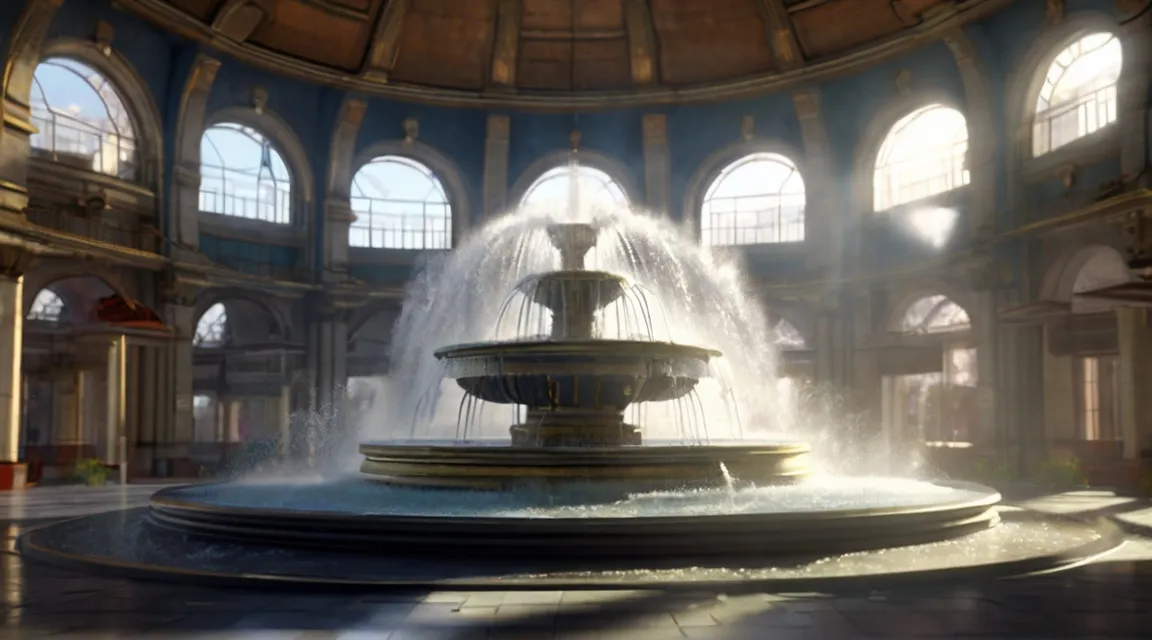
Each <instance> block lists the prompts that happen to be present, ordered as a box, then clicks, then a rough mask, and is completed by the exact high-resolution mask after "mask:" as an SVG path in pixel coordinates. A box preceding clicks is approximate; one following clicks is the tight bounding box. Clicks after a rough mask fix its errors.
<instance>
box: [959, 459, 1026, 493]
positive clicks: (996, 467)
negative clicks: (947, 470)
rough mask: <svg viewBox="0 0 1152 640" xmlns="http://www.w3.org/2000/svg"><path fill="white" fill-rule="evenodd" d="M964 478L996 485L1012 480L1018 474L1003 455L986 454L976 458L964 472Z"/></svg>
mask: <svg viewBox="0 0 1152 640" xmlns="http://www.w3.org/2000/svg"><path fill="white" fill-rule="evenodd" d="M964 479H965V480H972V481H975V482H980V483H983V484H987V485H992V486H994V487H995V486H999V485H1003V484H1005V483H1008V482H1012V481H1013V480H1015V479H1016V474H1015V473H1014V471H1013V469H1012V466H1011V465H1009V464H1008V461H1007V460H1005V459H1004V458H1003V457H1001V456H984V457H981V458H977V459H976V461H975V462H974V463H973V464H972V465H971V468H970V469H968V470H967V472H966V473H965V474H964Z"/></svg>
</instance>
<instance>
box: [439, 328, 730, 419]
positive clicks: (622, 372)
mask: <svg viewBox="0 0 1152 640" xmlns="http://www.w3.org/2000/svg"><path fill="white" fill-rule="evenodd" d="M719 355H720V353H719V352H717V351H713V350H711V349H704V348H701V347H693V346H689V345H682V344H673V343H668V342H646V341H641V340H533V341H516V342H487V343H477V344H464V345H455V346H451V347H445V348H443V349H440V350H438V351H436V357H437V358H439V359H440V360H441V361H442V362H443V363H444V365H445V375H447V376H448V377H450V378H455V379H456V382H457V384H459V385H460V387H461V388H462V389H464V390H465V391H467V392H468V393H470V394H472V395H474V396H476V397H477V398H479V399H481V400H486V401H488V402H496V403H501V404H522V405H527V406H528V407H548V408H551V409H588V410H596V411H602V410H608V411H623V410H624V408H625V407H627V406H628V405H630V404H632V403H634V402H658V401H663V400H675V399H676V398H680V397H682V396H684V395H685V394H687V393H689V392H690V391H692V389H693V388H695V386H696V383H697V382H698V381H699V380H700V379H701V378H704V377H707V375H708V361H709V360H710V359H711V358H713V357H717V356H719Z"/></svg>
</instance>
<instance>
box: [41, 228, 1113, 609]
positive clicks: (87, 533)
mask: <svg viewBox="0 0 1152 640" xmlns="http://www.w3.org/2000/svg"><path fill="white" fill-rule="evenodd" d="M512 229H513V232H518V231H517V228H516V227H515V226H513V227H512ZM544 231H545V233H546V234H547V238H548V241H549V243H550V247H551V250H552V251H554V252H556V253H558V254H559V263H560V264H559V267H560V268H559V269H558V270H553V269H543V270H537V271H536V272H531V273H529V274H528V275H526V276H523V277H521V278H520V279H519V280H518V281H515V282H513V281H508V282H503V283H501V284H502V285H503V286H504V287H506V288H507V289H508V290H510V291H511V292H512V294H510V297H509V298H508V299H507V300H506V301H505V303H504V305H503V306H502V308H501V313H500V316H501V318H511V319H514V320H515V324H516V327H517V329H516V332H515V335H514V336H513V337H512V338H510V339H496V340H491V339H490V340H486V341H479V342H477V341H472V342H465V343H463V344H457V345H453V346H442V347H439V348H438V349H436V350H435V351H434V353H432V354H421V355H427V360H423V361H421V363H422V364H423V362H427V361H428V360H430V359H431V358H435V359H436V361H437V362H438V365H439V369H437V370H436V371H435V375H434V376H431V378H432V379H434V380H432V382H430V383H429V384H432V385H433V387H434V388H436V389H439V388H440V387H439V385H440V381H441V379H445V378H447V379H451V380H453V381H454V382H455V384H456V385H457V386H458V387H459V388H460V389H462V390H463V391H464V393H465V399H464V403H463V404H462V405H461V410H460V418H459V422H460V424H458V427H457V428H458V432H463V433H467V428H468V423H469V422H470V421H471V420H472V411H471V409H470V407H471V406H472V405H471V403H473V402H484V403H489V404H494V405H512V406H514V407H523V408H524V410H523V412H522V413H521V412H520V410H519V409H518V410H517V412H516V416H517V417H516V418H515V419H514V420H513V424H511V426H510V427H509V433H510V438H508V439H506V440H504V439H502V440H468V439H466V438H459V439H456V440H452V441H444V440H417V439H407V440H387V441H373V442H364V443H362V444H360V447H359V451H360V453H361V454H362V456H363V459H362V464H361V467H360V472H361V473H360V475H359V476H342V477H338V478H325V477H315V478H309V477H301V476H300V474H299V472H295V473H288V474H286V475H284V476H282V477H279V478H272V479H263V480H261V479H255V478H250V479H240V480H236V481H232V482H223V483H210V484H201V485H195V486H186V487H173V488H168V489H164V490H162V491H160V492H158V493H157V494H155V496H153V498H152V500H151V504H150V506H149V507H147V508H141V509H135V510H126V511H124V512H118V513H113V514H104V515H100V516H93V517H90V518H81V519H78V520H72V521H68V522H64V523H60V524H56V525H51V526H48V527H45V528H42V529H37V530H34V531H33V532H31V533H29V534H26V535H25V536H24V537H22V538H21V548H22V549H23V550H24V552H25V553H28V554H29V555H31V556H33V557H39V558H42V559H46V560H50V561H56V562H68V563H77V562H79V563H81V564H84V565H86V566H92V565H95V566H99V567H102V568H104V569H109V568H112V569H115V570H119V571H128V572H129V573H132V574H134V575H143V576H145V577H155V578H165V579H177V580H187V579H212V580H214V581H224V582H233V583H240V584H251V583H253V582H257V583H261V584H304V585H315V584H317V583H323V584H328V585H349V584H352V585H356V586H366V585H413V584H423V585H427V584H435V585H437V586H440V587H460V588H478V587H484V586H487V587H490V586H493V585H499V586H503V587H528V588H560V587H564V586H574V585H578V586H582V587H592V586H603V587H614V588H620V587H631V588H637V587H644V586H660V587H665V588H666V587H669V586H675V585H688V586H691V587H695V588H700V587H701V586H702V585H711V586H715V585H717V584H720V583H722V584H723V585H725V586H724V587H723V588H725V589H731V588H732V586H733V585H734V584H737V583H738V584H743V585H747V586H748V587H747V588H766V587H767V585H774V586H782V585H786V587H784V588H791V589H799V588H803V589H811V588H815V585H825V584H828V583H843V582H844V581H846V580H864V581H867V584H868V585H869V586H875V585H876V584H877V583H876V582H875V581H876V580H877V579H879V578H881V577H888V578H892V579H895V578H897V577H900V578H908V577H909V576H913V577H915V576H920V577H925V578H930V577H933V576H937V575H939V573H940V572H941V571H950V572H953V575H965V574H967V575H977V574H978V575H1005V574H1019V573H1025V572H1029V571H1037V570H1050V569H1055V568H1061V567H1066V566H1071V565H1073V564H1075V563H1078V562H1082V561H1084V560H1086V559H1089V558H1092V557H1094V556H1096V555H1099V554H1101V553H1104V552H1107V551H1109V550H1111V549H1113V548H1115V547H1116V546H1118V545H1119V544H1120V542H1121V541H1122V537H1121V536H1120V535H1119V534H1118V533H1117V532H1116V531H1115V530H1114V529H1113V528H1110V527H1109V526H1106V525H1099V524H1092V525H1089V524H1086V523H1080V522H1076V521H1073V520H1069V519H1062V518H1055V517H1052V516H1040V515H1036V514H1030V513H1027V512H1021V511H1018V510H1006V509H1004V508H1003V507H1002V506H1001V505H1000V501H1001V496H1000V494H999V493H998V492H997V491H995V490H994V489H990V488H988V487H984V486H981V485H976V484H971V483H965V482H949V481H925V480H913V479H906V478H873V477H855V478H843V477H826V476H821V475H819V474H815V473H813V463H812V459H811V457H810V456H811V451H810V448H809V446H808V445H807V444H806V443H804V442H801V441H798V440H792V441H788V440H785V441H753V440H747V439H744V440H736V441H732V442H721V441H719V440H713V439H711V438H708V437H700V438H696V440H695V441H692V442H688V441H666V440H664V441H662V440H660V439H655V438H650V437H649V434H648V429H650V428H651V427H652V426H653V425H651V424H646V423H645V422H644V421H643V420H630V419H627V418H626V416H628V415H629V413H628V412H629V411H630V410H634V409H636V408H637V407H644V406H647V405H651V404H657V403H664V404H668V405H671V406H678V405H677V403H687V404H688V405H690V406H689V408H688V409H687V411H689V412H690V413H692V414H693V415H698V414H700V413H702V412H701V411H700V410H699V407H700V405H699V402H698V401H696V400H694V399H693V397H694V394H695V392H696V390H697V387H698V385H700V384H701V381H703V380H705V379H707V378H708V377H709V376H710V374H712V373H714V371H715V368H714V365H715V364H716V362H717V361H718V359H721V358H722V357H723V356H722V354H721V353H720V352H719V351H716V350H713V349H711V348H705V347H700V346H691V345H687V344H679V343H676V342H674V341H670V340H662V339H657V336H656V335H655V333H654V331H653V320H652V318H653V317H654V315H655V314H656V312H655V310H654V309H653V308H652V307H651V302H652V301H651V300H650V299H649V298H648V297H647V295H646V294H645V290H644V289H643V287H641V286H639V285H636V284H633V283H631V282H630V281H629V279H628V278H626V277H624V276H621V275H618V274H615V273H611V272H608V271H600V270H593V269H587V268H586V263H585V256H586V254H588V253H589V251H591V250H592V249H593V248H594V247H596V246H597V240H598V238H599V236H600V234H601V233H604V232H605V230H604V229H602V228H598V227H597V226H596V225H593V224H588V223H575V222H565V223H556V222H554V221H553V222H551V223H549V224H548V225H547V226H546V227H545V228H544ZM654 246H656V247H657V249H656V250H658V249H659V246H658V245H654ZM483 248H484V249H488V248H487V247H483ZM465 249H467V247H466V248H465ZM492 251H498V248H497V249H492ZM451 284H452V285H455V286H459V285H458V284H457V283H451ZM516 300H518V301H520V302H519V306H517V302H516ZM613 306H614V308H615V309H616V310H617V313H616V316H615V318H616V324H617V325H619V326H617V327H616V331H615V334H614V336H611V337H608V336H606V335H605V333H606V331H605V329H606V326H607V324H609V320H608V319H607V318H606V315H605V313H606V310H607V309H608V308H609V307H613ZM510 313H512V314H515V316H514V317H513V316H509V315H508V314H510ZM429 317H431V316H429ZM409 374H410V378H411V379H413V380H419V379H421V376H420V375H417V372H412V371H401V372H398V374H397V375H400V376H404V375H409ZM737 382H738V383H739V384H758V383H763V382H764V381H755V380H738V381H737ZM635 413H636V412H635V411H633V414H635ZM707 417H708V416H704V419H706V418H707Z"/></svg>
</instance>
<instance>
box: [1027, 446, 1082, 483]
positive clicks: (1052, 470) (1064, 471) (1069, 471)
mask: <svg viewBox="0 0 1152 640" xmlns="http://www.w3.org/2000/svg"><path fill="white" fill-rule="evenodd" d="M1039 475H1040V477H1039V479H1040V481H1041V482H1042V483H1044V484H1045V485H1047V486H1049V487H1052V488H1054V489H1063V488H1071V487H1082V486H1084V485H1086V484H1088V477H1087V476H1086V475H1084V469H1083V468H1082V467H1081V466H1080V459H1079V458H1077V457H1076V456H1074V455H1072V454H1070V453H1066V454H1060V455H1055V456H1052V457H1051V458H1049V459H1048V460H1047V461H1045V462H1044V464H1043V465H1042V466H1041V467H1040V474H1039Z"/></svg>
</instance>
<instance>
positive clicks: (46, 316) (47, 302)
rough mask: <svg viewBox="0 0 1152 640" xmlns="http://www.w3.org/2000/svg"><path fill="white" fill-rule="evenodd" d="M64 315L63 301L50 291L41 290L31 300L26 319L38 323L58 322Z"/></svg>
mask: <svg viewBox="0 0 1152 640" xmlns="http://www.w3.org/2000/svg"><path fill="white" fill-rule="evenodd" d="M63 314H64V300H63V299H61V298H60V296H58V295H56V292H55V291H53V290H51V289H41V290H40V293H37V294H36V297H35V298H34V299H33V300H32V308H31V309H29V310H28V319H29V320H37V321H40V322H60V320H61V317H62V316H63Z"/></svg>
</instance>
